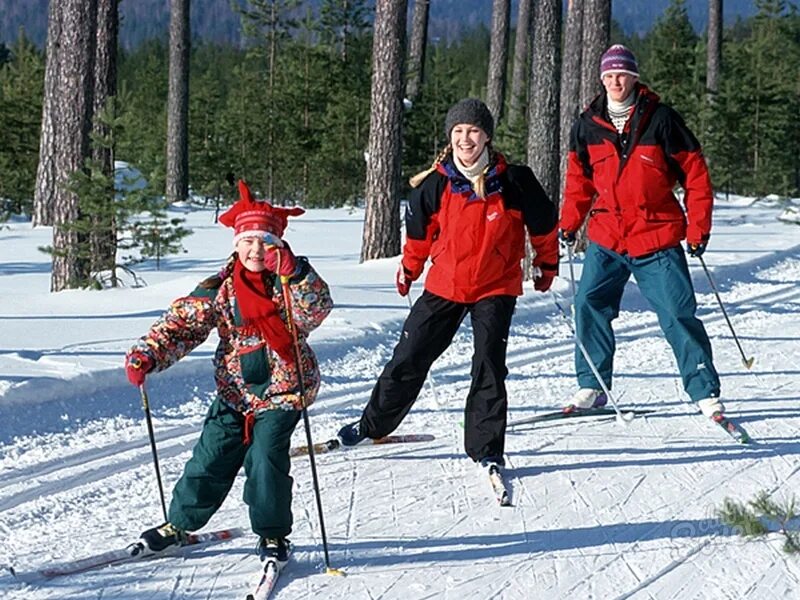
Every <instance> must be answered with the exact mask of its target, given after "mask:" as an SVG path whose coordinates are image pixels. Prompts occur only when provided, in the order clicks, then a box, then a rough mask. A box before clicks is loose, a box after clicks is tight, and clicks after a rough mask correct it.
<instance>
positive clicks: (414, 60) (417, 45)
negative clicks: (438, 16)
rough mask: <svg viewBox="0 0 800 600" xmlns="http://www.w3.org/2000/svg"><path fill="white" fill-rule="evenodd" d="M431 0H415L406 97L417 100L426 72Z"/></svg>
mask: <svg viewBox="0 0 800 600" xmlns="http://www.w3.org/2000/svg"><path fill="white" fill-rule="evenodd" d="M430 8H431V0H415V2H414V17H413V19H412V22H411V41H410V43H409V51H408V67H407V74H408V81H407V82H406V98H408V99H409V100H412V101H413V100H416V99H417V96H419V91H420V88H421V87H422V82H423V78H424V74H425V49H426V47H427V43H428V14H429V12H430Z"/></svg>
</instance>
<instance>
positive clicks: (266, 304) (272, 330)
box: [233, 263, 294, 364]
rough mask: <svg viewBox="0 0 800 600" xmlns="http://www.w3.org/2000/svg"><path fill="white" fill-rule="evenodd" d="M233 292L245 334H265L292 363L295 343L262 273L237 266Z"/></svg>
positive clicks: (272, 345) (280, 353) (263, 336)
mask: <svg viewBox="0 0 800 600" xmlns="http://www.w3.org/2000/svg"><path fill="white" fill-rule="evenodd" d="M233 290H234V293H235V294H236V301H237V303H238V304H239V312H240V313H241V315H242V321H243V325H244V327H243V330H244V331H245V333H247V334H257V333H258V334H261V337H262V338H264V340H266V342H267V344H268V345H269V347H270V348H272V349H273V350H275V352H277V353H278V356H280V357H281V358H282V359H283V360H285V361H286V362H288V363H289V364H292V361H293V360H294V354H293V352H292V346H293V344H294V340H293V338H292V334H291V333H290V332H289V330H288V329H287V328H286V324H285V323H284V322H283V320H282V319H281V316H280V314H279V313H278V307H277V306H275V303H274V302H273V301H272V294H271V288H270V290H267V287H266V285H265V283H264V277H262V273H256V272H254V271H249V270H247V268H245V266H244V265H243V264H241V263H239V264H237V265H236V268H234V270H233Z"/></svg>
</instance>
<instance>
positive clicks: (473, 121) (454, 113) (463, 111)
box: [444, 98, 494, 141]
mask: <svg viewBox="0 0 800 600" xmlns="http://www.w3.org/2000/svg"><path fill="white" fill-rule="evenodd" d="M459 123H467V124H469V125H477V126H478V127H480V128H481V129H483V131H484V132H485V133H486V135H487V136H489V137H490V138H491V137H492V136H493V135H494V118H493V117H492V113H491V112H489V107H488V106H486V105H485V104H484V103H483V102H481V101H480V100H478V99H477V98H464V99H463V100H459V101H458V102H456V103H455V104H454V105H453V106H451V107H450V110H448V111H447V117H445V119H444V132H445V135H446V136H447V140H448V141H450V132H451V131H453V127H455V126H456V125H458V124H459Z"/></svg>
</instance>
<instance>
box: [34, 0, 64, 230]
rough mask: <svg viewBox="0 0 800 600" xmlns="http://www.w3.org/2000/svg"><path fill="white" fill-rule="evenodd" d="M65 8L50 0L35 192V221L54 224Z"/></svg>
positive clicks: (39, 223)
mask: <svg viewBox="0 0 800 600" xmlns="http://www.w3.org/2000/svg"><path fill="white" fill-rule="evenodd" d="M62 12H63V11H62V9H61V7H60V6H59V3H58V2H50V8H49V10H48V13H47V50H46V53H47V56H46V60H47V62H46V64H45V75H44V98H43V99H42V133H41V136H40V137H39V164H38V165H37V167H36V189H35V190H34V194H33V225H34V226H37V225H52V224H53V195H54V194H55V188H56V157H55V151H56V146H55V129H54V120H55V111H56V110H57V109H58V96H57V95H56V87H57V85H58V77H59V74H58V59H59V56H58V48H59V46H60V44H61V29H62V23H61V19H62Z"/></svg>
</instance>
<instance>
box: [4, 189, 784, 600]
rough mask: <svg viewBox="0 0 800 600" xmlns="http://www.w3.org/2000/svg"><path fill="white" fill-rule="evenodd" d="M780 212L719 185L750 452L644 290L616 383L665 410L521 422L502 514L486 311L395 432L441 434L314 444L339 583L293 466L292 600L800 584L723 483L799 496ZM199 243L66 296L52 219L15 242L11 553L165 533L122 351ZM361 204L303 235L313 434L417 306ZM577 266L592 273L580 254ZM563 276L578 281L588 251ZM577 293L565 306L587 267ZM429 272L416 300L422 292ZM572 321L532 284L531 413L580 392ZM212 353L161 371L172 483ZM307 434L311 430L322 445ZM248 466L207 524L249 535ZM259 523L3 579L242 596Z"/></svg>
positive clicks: (56, 587) (8, 309) (190, 270)
mask: <svg viewBox="0 0 800 600" xmlns="http://www.w3.org/2000/svg"><path fill="white" fill-rule="evenodd" d="M784 210H785V207H783V206H780V205H779V204H778V203H777V202H776V201H773V200H769V199H767V200H761V201H757V202H754V201H752V200H750V199H745V198H732V199H728V200H726V199H720V200H719V202H718V205H717V207H716V209H715V228H714V232H713V236H712V239H711V245H710V249H709V251H708V252H707V253H706V255H705V258H706V262H707V264H708V265H709V267H710V268H711V270H712V273H713V277H714V279H715V281H716V284H717V287H718V289H719V291H720V293H721V295H722V298H723V300H724V302H725V304H726V308H727V310H728V314H729V316H730V318H731V320H732V322H733V325H734V327H735V328H736V332H737V335H738V337H739V339H740V341H741V343H742V346H743V347H744V350H745V352H746V354H747V355H748V356H751V355H752V356H754V357H755V365H754V367H753V369H752V370H751V371H748V370H747V369H745V368H744V367H743V365H742V360H741V356H740V354H739V351H738V349H737V347H736V344H735V342H734V339H733V337H732V336H731V332H730V330H729V329H728V326H727V324H726V323H725V320H724V318H723V315H722V313H721V311H720V309H719V307H718V305H717V303H716V299H715V297H714V295H713V293H712V290H711V287H710V286H709V283H708V280H707V279H706V277H705V274H704V273H703V271H702V269H701V268H700V266H699V263H698V262H697V261H696V260H693V259H690V264H691V265H692V273H693V276H694V280H695V284H696V287H697V290H698V299H699V303H700V307H701V308H700V315H701V317H702V319H703V321H704V322H705V324H706V326H707V328H708V330H709V333H710V335H711V338H712V343H713V346H714V352H715V357H716V366H717V368H718V370H719V371H720V373H721V376H722V379H723V395H724V399H725V402H726V404H727V405H728V407H729V413H730V414H731V416H734V417H738V418H739V420H740V422H741V423H742V424H743V425H744V426H745V427H746V428H747V429H748V430H749V432H750V434H751V435H752V436H753V437H754V438H755V440H756V442H757V443H755V444H754V445H752V446H749V447H747V446H739V445H736V444H734V443H733V442H732V441H731V439H730V438H728V437H727V436H726V435H725V434H724V432H723V431H721V430H720V429H719V428H717V427H715V426H713V425H712V424H710V423H709V422H708V421H707V420H705V419H704V418H702V417H701V416H699V415H698V414H697V413H696V412H695V410H694V407H693V406H692V405H690V404H689V403H687V401H686V398H685V396H684V394H683V392H682V390H681V388H680V384H679V379H678V376H677V371H676V368H675V364H674V360H673V358H672V354H671V352H670V351H669V349H668V347H667V344H666V342H665V341H664V339H663V337H662V336H661V333H660V330H659V328H658V325H657V323H656V320H655V317H654V315H653V313H652V312H650V311H649V310H648V309H647V306H646V303H645V302H644V300H643V299H642V298H641V296H640V295H639V294H638V291H637V289H636V286H635V284H633V283H631V284H630V286H629V289H628V291H627V293H626V297H625V300H624V303H623V309H624V310H623V312H622V314H621V315H620V318H619V320H618V321H617V322H616V331H617V339H618V353H617V357H616V371H617V377H616V379H615V387H614V391H615V392H616V394H617V396H618V397H619V399H620V401H621V403H622V404H623V405H624V406H626V407H639V408H649V409H654V410H655V411H656V412H654V413H653V414H651V415H649V416H647V417H646V418H645V417H639V418H637V419H636V420H635V421H634V422H633V423H632V424H631V425H629V426H627V427H624V426H621V425H618V424H617V423H616V422H615V421H614V419H613V418H609V419H605V420H599V421H598V420H595V421H591V422H586V421H584V422H577V421H573V420H571V421H566V422H562V423H558V424H549V425H539V426H519V427H512V428H510V429H509V431H508V436H507V450H508V475H509V479H510V481H511V484H512V486H513V507H512V508H500V507H499V506H497V505H496V502H495V501H494V499H493V498H492V496H491V493H490V488H489V485H488V482H486V481H485V480H484V479H483V478H482V477H481V476H480V474H479V472H478V469H477V467H475V466H474V465H473V464H472V463H471V461H469V460H468V459H467V458H466V457H465V455H464V452H463V447H462V429H461V427H460V424H459V423H460V421H461V419H462V411H463V399H464V396H465V394H466V392H467V390H468V387H469V368H470V355H471V333H470V331H469V324H468V323H465V325H464V326H463V327H462V331H461V332H460V334H459V335H458V336H457V338H456V340H455V341H454V343H453V345H452V346H451V348H450V349H449V350H448V351H447V352H446V354H445V355H443V356H442V357H441V358H440V359H439V360H438V361H437V363H436V364H435V365H434V370H433V376H434V379H435V386H436V389H437V392H438V402H437V401H436V400H435V399H434V397H433V395H432V394H431V393H430V390H429V388H427V387H426V388H425V390H424V391H423V394H422V395H421V397H420V399H419V401H418V403H417V405H416V406H415V407H414V409H413V410H412V411H411V413H410V414H409V416H408V418H407V419H406V421H405V422H404V423H403V424H402V426H401V428H400V430H398V433H432V434H434V435H435V436H436V439H435V441H432V442H428V443H423V444H415V445H411V444H407V445H397V446H384V447H380V446H377V447H367V448H358V449H356V450H353V451H349V452H340V453H331V454H328V455H321V456H318V458H317V463H318V470H319V475H320V480H321V487H322V494H323V502H324V508H325V522H326V526H327V539H328V544H329V549H330V561H331V564H332V566H334V567H338V568H341V569H343V570H344V571H345V572H346V574H347V576H346V577H332V576H329V575H327V574H325V573H324V571H325V569H324V563H323V555H322V546H321V535H320V528H319V521H318V518H317V512H316V507H315V502H314V495H313V489H312V486H311V476H310V469H309V463H308V459H307V458H299V459H295V461H294V466H293V474H294V477H295V499H294V511H295V529H294V533H293V535H292V540H293V542H294V544H295V548H296V553H295V559H294V562H293V563H292V564H291V566H290V567H289V568H288V569H287V571H286V572H285V573H284V575H283V576H282V577H281V580H280V582H279V586H278V589H277V593H276V594H275V597H277V598H287V599H288V598H330V599H334V600H335V599H338V598H341V599H346V600H357V599H362V598H363V599H373V600H377V599H379V598H380V599H383V600H389V599H392V598H398V599H399V598H402V599H408V598H414V599H421V598H458V599H459V600H468V599H483V598H506V599H511V598H514V599H517V598H537V599H538V598H547V599H549V598H598V599H600V598H602V599H605V598H651V599H659V600H661V599H666V598H681V599H688V598H698V599H709V598H713V599H717V598H719V599H733V598H737V599H738V598H754V599H759V600H761V599H764V598H796V597H799V596H798V594H800V561H798V559H797V558H791V557H789V556H787V555H785V554H783V553H782V551H781V539H780V537H779V536H778V535H771V536H769V537H768V538H766V540H761V541H755V542H753V541H751V542H746V541H744V540H743V539H742V538H740V537H738V536H736V535H735V533H734V532H732V531H730V530H729V529H728V528H726V527H725V526H722V525H721V524H720V523H719V522H718V521H717V520H716V518H715V509H716V508H717V507H718V506H719V505H720V504H721V503H722V501H723V499H724V498H725V497H731V498H735V499H737V500H748V499H750V498H752V497H753V496H754V495H755V494H756V493H757V492H758V491H760V490H766V491H768V492H770V493H775V497H776V498H778V499H781V498H786V497H789V496H791V495H792V494H793V493H798V491H800V474H799V472H800V460H798V454H800V437H799V436H800V403H799V401H800V378H799V377H798V375H800V369H799V368H798V365H797V361H798V356H800V353H798V338H800V316H798V313H799V312H800V288H798V280H800V235H798V233H800V229H798V225H797V224H796V223H791V222H785V221H781V220H779V219H778V217H779V216H780V215H781V214H782V213H783V212H784ZM180 212H182V213H183V214H184V216H185V217H186V218H187V219H188V224H189V225H190V226H191V227H192V228H193V229H194V232H195V233H194V235H193V236H191V237H190V238H188V239H187V242H186V247H187V249H188V253H186V254H182V255H178V256H174V257H171V258H169V259H167V260H166V261H164V263H163V265H162V270H161V271H155V267H154V266H153V265H150V264H144V265H142V266H140V267H139V268H138V273H139V275H141V276H142V277H143V278H144V279H145V280H146V281H147V283H148V285H147V287H143V288H138V289H130V288H127V289H119V290H109V291H104V292H89V291H69V292H62V293H58V294H51V293H49V259H48V257H47V256H46V255H44V254H41V253H39V252H38V251H37V249H36V248H37V247H38V246H42V245H45V244H48V243H50V230H49V229H47V228H40V229H31V227H30V225H29V224H26V223H12V224H10V225H8V226H6V227H4V228H3V229H1V230H0V408H1V409H2V412H1V413H0V414H2V418H0V565H14V566H16V567H17V569H19V570H22V571H26V570H33V569H36V568H41V567H43V566H46V565H47V563H48V561H51V560H64V559H72V558H78V557H82V556H87V555H90V554H94V553H97V552H101V551H105V550H110V549H113V548H116V547H119V546H120V545H124V544H125V543H127V542H128V541H130V540H132V539H134V538H135V537H136V536H137V535H138V533H139V532H140V531H141V530H142V529H144V528H145V527H147V526H151V525H153V524H158V523H159V522H160V521H161V508H160V505H159V500H158V492H157V487H156V483H155V477H154V474H153V466H152V462H151V454H150V447H149V443H148V438H147V433H146V428H145V425H144V421H143V418H142V410H141V402H140V398H139V395H138V393H137V391H136V389H135V388H133V387H131V386H130V385H129V384H128V383H127V380H126V379H125V375H124V371H123V369H122V362H123V354H124V351H125V349H126V348H127V347H128V346H129V345H130V343H131V342H132V340H134V339H135V338H136V337H138V336H139V335H141V334H143V333H144V332H145V331H146V330H147V328H148V326H149V325H150V324H151V323H152V321H153V320H154V319H155V318H156V317H157V315H158V314H160V312H161V311H162V310H163V309H164V308H165V307H166V306H167V305H168V303H169V301H170V300H171V299H172V298H174V297H177V296H180V295H182V294H184V293H186V292H187V291H189V290H191V289H192V288H193V287H194V284H195V283H196V282H197V281H199V280H200V279H202V278H204V277H205V276H207V275H209V274H211V273H213V272H214V271H215V270H216V269H217V268H218V267H219V266H220V265H221V264H222V262H223V261H224V259H225V257H226V256H227V254H228V253H229V252H230V250H231V245H230V244H231V242H230V240H231V233H230V231H227V230H225V229H223V228H222V227H220V226H217V225H215V224H214V223H213V213H212V212H210V211H205V210H191V209H182V210H180ZM362 221H363V212H362V211H358V210H356V211H348V210H346V209H339V210H311V211H309V212H308V214H306V215H305V216H303V217H302V218H299V219H295V220H294V221H293V222H292V223H291V225H290V229H289V231H288V233H287V239H288V240H289V241H290V243H291V244H292V247H293V248H294V249H295V250H296V251H297V252H298V253H303V254H307V255H308V256H309V257H310V258H311V260H312V262H313V263H314V264H315V265H316V267H317V269H318V270H319V271H320V273H321V274H322V275H323V276H324V277H325V278H326V279H327V280H328V281H329V282H330V284H331V286H332V290H333V295H334V298H335V300H336V308H335V310H334V311H333V313H332V314H331V316H330V317H329V319H328V320H327V321H326V323H325V324H324V325H323V326H322V327H321V329H320V330H319V331H317V332H316V333H315V334H314V336H313V337H312V341H313V343H314V346H315V348H316V350H317V352H318V355H319V357H320V360H321V367H322V373H323V386H322V389H321V393H320V397H319V400H318V401H317V403H316V404H315V405H314V406H313V407H312V409H311V410H310V417H311V423H312V430H313V435H314V438H315V439H316V440H324V439H327V438H330V437H332V436H333V435H334V434H335V432H336V431H337V429H338V428H339V427H340V426H341V425H342V424H344V423H346V422H349V421H351V420H353V419H355V418H357V416H358V415H359V413H360V410H361V408H362V407H363V406H364V404H365V403H366V400H367V398H368V395H369V392H370V389H371V387H372V384H373V382H374V380H375V378H376V376H377V375H378V373H379V372H380V369H381V368H382V366H383V364H384V363H385V362H386V361H387V360H388V358H389V356H390V354H391V350H392V348H393V346H394V341H395V339H396V337H397V335H398V333H399V329H400V325H401V323H402V319H403V317H404V316H405V315H406V314H407V312H408V305H407V303H406V300H405V299H403V298H400V297H399V296H398V295H397V294H396V292H395V289H394V283H393V280H394V270H395V267H396V259H391V260H381V261H374V262H371V263H369V264H365V265H359V264H358V255H359V247H360V240H361V227H362ZM576 266H577V267H578V272H579V271H580V262H579V261H578V264H577V265H576ZM562 273H563V274H565V275H566V274H567V273H568V269H567V268H566V265H563V266H562ZM554 288H555V290H556V291H557V292H558V293H560V294H562V295H563V296H564V297H565V299H566V301H569V284H568V281H567V280H564V279H560V280H556V284H555V286H554ZM420 289H421V286H420V284H415V285H414V287H413V288H412V295H414V296H415V297H416V294H418V293H419V292H420ZM570 336H571V334H570V331H569V327H568V326H567V324H566V323H565V322H564V319H563V317H562V316H561V314H560V313H559V312H558V311H557V309H556V307H555V305H554V302H553V297H552V295H551V294H538V293H534V292H533V291H532V290H531V289H530V288H529V287H527V288H526V293H525V296H524V297H523V298H522V299H520V302H519V304H518V308H517V312H516V315H515V319H514V325H513V329H512V334H511V338H510V340H509V358H508V363H509V369H510V375H509V377H508V390H509V397H510V420H511V421H512V422H513V421H514V420H518V419H521V418H524V417H527V416H530V415H533V414H536V413H538V412H542V411H547V410H552V409H554V408H556V407H558V406H559V405H560V403H561V402H562V401H563V399H564V398H565V397H567V396H568V395H569V394H570V393H571V392H572V391H573V389H574V386H575V381H574V376H573V365H572V343H571V339H570ZM213 347H214V341H209V342H208V343H207V344H205V345H204V346H202V347H201V348H199V349H197V350H196V351H195V352H194V353H193V354H192V355H191V356H190V357H188V358H187V359H185V360H184V361H183V362H181V363H179V364H178V365H176V366H175V367H173V368H172V369H170V370H169V371H166V372H165V373H161V374H157V375H154V376H152V377H150V378H148V390H149V395H150V402H151V405H152V408H153V412H154V421H155V427H156V432H157V440H158V448H159V456H160V460H161V468H162V474H163V477H164V480H165V484H166V486H167V488H168V489H171V486H172V485H173V484H174V483H175V482H176V481H177V479H178V477H179V476H180V473H181V470H182V467H183V464H184V463H185V462H186V460H187V459H188V457H189V455H190V451H191V448H192V445H193V443H194V441H195V439H196V436H197V433H198V431H199V427H200V425H201V422H202V419H203V415H204V412H205V410H206V407H207V406H208V404H209V402H210V400H211V397H212V394H213V380H212V373H211V368H210V357H211V353H212V350H213ZM304 438H305V433H304V431H303V427H302V425H301V426H300V427H298V430H297V432H296V440H295V441H296V443H297V444H301V443H303V442H304ZM241 488H242V477H241V476H240V478H239V479H238V480H237V482H236V485H235V488H234V490H233V491H232V492H231V494H230V496H229V498H228V500H227V502H226V503H225V505H224V506H223V507H222V509H221V510H220V511H219V512H218V514H217V515H215V517H214V518H213V519H212V521H211V522H210V523H209V525H208V526H207V529H218V528H223V527H233V526H238V527H243V528H245V529H247V526H248V520H247V511H246V507H245V506H244V505H243V503H242V501H241V494H242V489H241ZM254 543H255V538H254V537H253V536H246V537H244V538H239V539H236V540H233V541H231V542H227V543H224V544H221V545H216V546H211V547H206V548H196V549H186V551H185V552H184V553H183V554H182V555H181V556H179V557H177V558H162V559H156V560H151V561H146V562H141V563H138V564H137V563H134V564H128V565H124V566H117V567H110V568H106V569H100V570H95V571H91V572H88V573H85V574H82V575H76V576H70V577H63V578H60V579H54V580H51V581H47V582H39V583H32V584H26V583H21V582H18V581H15V580H14V579H13V578H12V577H11V576H10V575H9V574H5V573H4V574H2V575H0V597H3V598H9V599H12V598H15V599H21V598H25V599H44V598H104V599H105V598H131V599H132V598H136V599H142V598H153V599H162V598H163V599H166V598H170V599H172V598H174V599H187V598H239V599H241V598H242V597H243V596H244V593H245V592H246V591H247V589H248V587H249V586H250V585H251V584H253V583H254V579H255V577H256V570H257V568H258V565H257V559H256V557H255V556H254V554H253V553H252V548H253V546H254Z"/></svg>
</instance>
